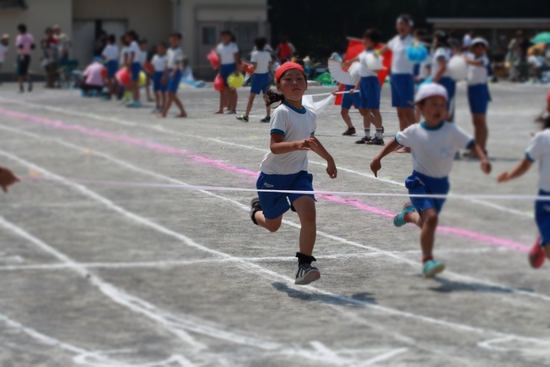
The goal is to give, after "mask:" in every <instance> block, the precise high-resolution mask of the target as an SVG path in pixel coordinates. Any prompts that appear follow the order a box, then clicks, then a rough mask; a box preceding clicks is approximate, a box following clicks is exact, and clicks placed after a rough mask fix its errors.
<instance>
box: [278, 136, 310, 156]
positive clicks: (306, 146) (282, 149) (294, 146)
mask: <svg viewBox="0 0 550 367" xmlns="http://www.w3.org/2000/svg"><path fill="white" fill-rule="evenodd" d="M284 140H285V138H284V136H283V135H281V134H278V133H272V134H271V141H270V143H269V149H270V150H271V153H273V154H285V153H290V152H294V151H296V150H314V147H315V146H316V145H317V143H316V141H315V138H309V139H304V140H298V141H288V142H287V141H284Z"/></svg>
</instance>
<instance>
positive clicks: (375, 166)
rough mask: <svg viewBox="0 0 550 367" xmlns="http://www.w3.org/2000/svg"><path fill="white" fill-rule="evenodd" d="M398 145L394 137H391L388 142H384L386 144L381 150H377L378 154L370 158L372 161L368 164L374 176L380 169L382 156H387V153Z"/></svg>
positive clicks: (376, 175)
mask: <svg viewBox="0 0 550 367" xmlns="http://www.w3.org/2000/svg"><path fill="white" fill-rule="evenodd" d="M398 147H399V144H398V143H397V141H396V140H395V138H393V139H392V140H390V142H389V143H388V144H386V146H385V147H384V148H382V150H381V151H380V152H378V154H377V155H376V156H375V157H374V158H373V159H372V162H371V164H370V169H371V170H372V172H373V173H374V177H378V171H380V169H382V163H381V160H382V158H384V157H385V156H387V155H388V154H390V153H391V152H393V151H394V150H396V149H397V148H398Z"/></svg>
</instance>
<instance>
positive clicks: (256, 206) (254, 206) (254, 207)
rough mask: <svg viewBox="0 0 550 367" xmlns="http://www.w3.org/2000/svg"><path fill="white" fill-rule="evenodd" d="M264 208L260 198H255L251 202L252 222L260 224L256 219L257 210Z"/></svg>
mask: <svg viewBox="0 0 550 367" xmlns="http://www.w3.org/2000/svg"><path fill="white" fill-rule="evenodd" d="M261 210H262V206H261V205H260V198H254V199H252V201H251V202H250V219H252V222H254V224H255V225H258V222H257V221H256V218H255V216H256V212H259V211H261Z"/></svg>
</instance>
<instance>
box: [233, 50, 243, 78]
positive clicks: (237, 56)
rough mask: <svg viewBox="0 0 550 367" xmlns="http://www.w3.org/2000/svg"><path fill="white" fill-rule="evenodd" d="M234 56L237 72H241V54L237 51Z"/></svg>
mask: <svg viewBox="0 0 550 367" xmlns="http://www.w3.org/2000/svg"><path fill="white" fill-rule="evenodd" d="M233 56H234V57H235V66H236V67H235V74H239V70H241V55H240V54H239V53H236V54H235V55H233Z"/></svg>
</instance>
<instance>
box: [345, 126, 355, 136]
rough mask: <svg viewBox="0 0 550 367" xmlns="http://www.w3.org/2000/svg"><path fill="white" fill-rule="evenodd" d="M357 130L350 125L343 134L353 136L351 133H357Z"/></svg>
mask: <svg viewBox="0 0 550 367" xmlns="http://www.w3.org/2000/svg"><path fill="white" fill-rule="evenodd" d="M355 133H356V131H355V128H354V127H348V129H347V130H346V131H344V132H343V133H342V135H344V136H351V135H355Z"/></svg>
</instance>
